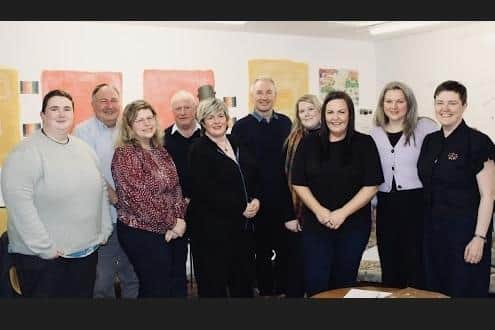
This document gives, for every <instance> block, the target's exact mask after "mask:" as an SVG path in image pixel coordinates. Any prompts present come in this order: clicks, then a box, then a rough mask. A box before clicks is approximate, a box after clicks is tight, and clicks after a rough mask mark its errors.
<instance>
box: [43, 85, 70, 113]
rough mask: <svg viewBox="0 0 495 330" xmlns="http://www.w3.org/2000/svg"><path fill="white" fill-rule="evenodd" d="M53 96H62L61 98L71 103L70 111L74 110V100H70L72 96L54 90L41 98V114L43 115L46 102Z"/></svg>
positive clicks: (59, 90)
mask: <svg viewBox="0 0 495 330" xmlns="http://www.w3.org/2000/svg"><path fill="white" fill-rule="evenodd" d="M54 96H62V97H65V98H68V99H69V100H70V101H71V102H72V110H74V100H73V99H72V96H71V95H70V94H69V93H67V92H66V91H63V90H61V89H54V90H52V91H49V92H48V93H47V94H46V95H45V96H44V97H43V104H42V106H41V112H43V113H45V109H46V105H47V104H48V101H49V100H50V99H51V98H52V97H54Z"/></svg>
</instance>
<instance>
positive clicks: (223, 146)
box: [188, 98, 260, 297]
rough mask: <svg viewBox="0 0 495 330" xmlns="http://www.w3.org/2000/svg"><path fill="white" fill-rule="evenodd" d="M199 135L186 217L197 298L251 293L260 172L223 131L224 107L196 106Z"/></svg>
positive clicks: (193, 150) (210, 103)
mask: <svg viewBox="0 0 495 330" xmlns="http://www.w3.org/2000/svg"><path fill="white" fill-rule="evenodd" d="M197 117H198V122H199V123H200V124H201V127H202V136H201V137H200V138H199V139H198V140H197V141H195V142H194V144H193V145H192V146H191V150H190V154H189V166H190V169H189V173H190V175H191V190H192V194H191V202H190V204H189V210H188V215H189V220H190V229H191V240H192V241H191V243H192V245H191V246H192V252H193V256H194V267H195V269H196V279H197V281H198V294H199V296H200V297H227V296H230V297H252V296H253V287H254V285H253V284H254V283H253V281H254V246H253V243H254V241H253V229H254V227H253V220H254V219H253V218H254V216H255V215H256V214H257V212H258V210H259V208H260V202H259V200H258V199H257V198H256V197H257V196H258V194H257V191H258V186H257V183H258V172H257V167H256V165H255V162H254V160H253V159H252V158H251V156H250V155H249V154H248V153H247V149H246V148H243V147H241V146H240V145H239V142H238V141H237V140H236V139H234V137H232V136H231V135H226V131H227V123H228V120H229V116H228V110H227V106H226V105H225V104H224V103H223V102H222V101H221V100H219V99H215V98H210V99H206V100H203V101H201V102H200V103H199V105H198V113H197Z"/></svg>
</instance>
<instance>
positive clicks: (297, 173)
mask: <svg viewBox="0 0 495 330" xmlns="http://www.w3.org/2000/svg"><path fill="white" fill-rule="evenodd" d="M309 142H311V141H310V140H309V139H308V137H304V138H303V139H302V140H301V142H300V143H299V146H298V147H297V150H296V154H295V155H294V163H293V164H292V178H291V179H292V184H293V185H296V186H307V185H308V180H307V177H306V161H307V159H308V157H307V150H308V146H309V144H308V143H309ZM313 142H314V141H313Z"/></svg>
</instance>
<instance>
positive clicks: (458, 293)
mask: <svg viewBox="0 0 495 330" xmlns="http://www.w3.org/2000/svg"><path fill="white" fill-rule="evenodd" d="M475 221H476V219H474V218H473V217H459V216H454V217H445V216H443V217H442V216H433V217H432V218H431V220H427V221H426V222H425V270H426V286H427V289H428V290H432V291H437V292H441V293H444V294H446V295H448V296H451V297H455V298H463V297H487V296H488V290H489V286H490V262H491V245H492V237H491V234H492V233H491V230H489V231H488V233H487V240H488V241H487V242H486V243H485V245H484V248H483V257H482V258H481V261H480V262H479V263H477V264H469V263H467V262H465V261H464V250H465V248H466V245H467V244H468V243H469V242H470V241H471V239H472V238H473V235H474V222H475Z"/></svg>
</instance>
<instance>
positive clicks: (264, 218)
mask: <svg viewBox="0 0 495 330" xmlns="http://www.w3.org/2000/svg"><path fill="white" fill-rule="evenodd" d="M279 213H280V212H277V211H274V210H271V211H270V210H266V209H264V210H263V209H260V211H259V213H258V215H257V216H256V220H255V246H256V247H255V251H256V281H257V287H258V289H259V291H260V296H271V295H278V294H285V293H286V291H287V271H288V270H287V267H288V266H287V229H286V228H285V226H284V222H283V219H280V214H279ZM274 252H275V260H273V261H272V258H273V257H274Z"/></svg>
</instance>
